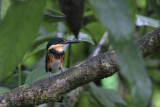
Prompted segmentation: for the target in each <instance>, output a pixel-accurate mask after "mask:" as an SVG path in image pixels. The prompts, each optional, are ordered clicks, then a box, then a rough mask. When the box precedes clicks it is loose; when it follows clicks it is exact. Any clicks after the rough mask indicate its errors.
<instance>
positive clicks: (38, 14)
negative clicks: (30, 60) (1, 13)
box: [0, 0, 45, 81]
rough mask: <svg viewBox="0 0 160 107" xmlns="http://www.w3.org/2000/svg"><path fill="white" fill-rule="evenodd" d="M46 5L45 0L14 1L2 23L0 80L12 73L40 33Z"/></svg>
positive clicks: (0, 30)
mask: <svg viewBox="0 0 160 107" xmlns="http://www.w3.org/2000/svg"><path fill="white" fill-rule="evenodd" d="M44 5H45V0H39V1H38V2H37V1H35V0H24V1H17V0H16V1H13V2H12V4H11V6H10V8H9V9H8V11H7V13H6V15H5V17H4V19H3V20H2V22H1V23H0V38H1V39H0V50H1V51H0V68H1V69H0V81H1V80H3V79H4V78H6V77H7V76H9V75H10V74H12V72H13V69H14V68H15V67H16V65H17V64H18V63H19V62H20V61H21V60H22V57H23V55H24V54H25V52H27V50H28V49H29V48H30V47H31V44H32V42H33V40H34V39H35V37H36V36H37V35H38V29H39V25H40V22H41V20H42V17H43V8H44Z"/></svg>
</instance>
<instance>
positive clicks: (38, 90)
mask: <svg viewBox="0 0 160 107" xmlns="http://www.w3.org/2000/svg"><path fill="white" fill-rule="evenodd" d="M137 43H138V45H139V47H140V50H141V51H142V54H143V55H144V56H148V55H150V54H152V53H154V52H156V51H159V50H160V28H157V29H155V30H154V31H152V32H151V33H148V34H147V35H145V36H144V37H142V38H140V39H139V40H138V41H137ZM117 71H118V65H117V62H116V60H115V55H114V52H108V53H104V54H102V55H99V56H96V57H92V58H90V59H88V60H86V61H85V62H83V63H81V64H79V65H77V66H75V67H72V68H71V69H69V70H67V71H66V72H64V73H61V74H59V75H57V76H54V77H52V78H51V79H45V80H40V81H37V82H35V83H33V84H29V85H23V86H21V87H18V88H16V89H14V90H12V91H11V92H9V93H6V94H4V95H2V96H0V107H12V106H13V107H18V106H33V105H39V104H42V103H46V102H50V101H59V100H60V99H61V96H62V95H64V94H65V93H67V92H69V91H70V90H73V89H75V88H77V87H79V86H82V85H84V84H87V83H89V82H91V81H95V80H99V79H102V78H105V77H109V76H111V75H113V74H114V73H115V72H117Z"/></svg>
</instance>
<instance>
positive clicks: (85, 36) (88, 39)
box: [67, 32, 95, 45]
mask: <svg viewBox="0 0 160 107" xmlns="http://www.w3.org/2000/svg"><path fill="white" fill-rule="evenodd" d="M67 39H69V40H73V39H75V38H74V36H73V35H71V36H68V37H67ZM78 40H79V41H82V42H88V43H91V44H92V45H95V44H94V42H93V40H92V38H91V37H90V36H89V35H88V34H86V33H83V32H80V33H79V35H78Z"/></svg>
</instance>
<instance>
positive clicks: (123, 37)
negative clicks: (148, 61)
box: [90, 0, 152, 107]
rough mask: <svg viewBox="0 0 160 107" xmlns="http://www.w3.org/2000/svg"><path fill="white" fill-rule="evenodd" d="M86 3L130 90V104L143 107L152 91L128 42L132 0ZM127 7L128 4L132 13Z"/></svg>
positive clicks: (144, 71) (100, 0) (132, 27)
mask: <svg viewBox="0 0 160 107" xmlns="http://www.w3.org/2000/svg"><path fill="white" fill-rule="evenodd" d="M127 1H128V2H127ZM90 3H91V4H92V6H93V8H94V10H95V12H96V14H97V17H98V18H99V20H100V22H101V23H102V24H103V25H104V27H105V28H106V29H107V30H108V31H109V33H110V37H111V40H112V42H113V47H114V49H115V52H116V56H117V61H118V64H119V66H120V73H121V75H122V76H123V77H124V78H125V79H126V81H127V82H128V83H129V86H130V89H131V95H132V100H133V105H134V106H135V107H142V106H143V107H145V106H147V104H148V103H149V100H150V98H151V94H152V89H151V82H150V79H149V77H148V75H147V72H146V70H145V68H144V62H143V59H142V56H141V55H140V54H139V50H138V48H137V47H136V44H135V41H134V40H133V39H132V38H133V31H134V20H133V19H134V17H135V14H133V13H135V9H134V6H135V3H134V0H123V1H122V0H90ZM129 4H130V5H131V4H132V6H131V8H132V9H133V10H131V8H130V6H129ZM131 13H132V14H131Z"/></svg>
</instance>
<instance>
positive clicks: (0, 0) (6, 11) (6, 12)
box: [0, 0, 160, 107]
mask: <svg viewBox="0 0 160 107" xmlns="http://www.w3.org/2000/svg"><path fill="white" fill-rule="evenodd" d="M15 1H16V2H17V3H18V2H19V3H21V2H24V1H25V0H24V1H23V0H15ZM100 1H101V0H100ZM102 1H105V0H102ZM106 1H109V3H110V4H109V3H108V4H109V5H110V6H111V7H112V3H111V2H113V8H114V9H116V5H118V7H117V10H114V9H112V8H110V9H108V8H107V9H108V11H110V13H112V12H117V13H120V14H116V16H114V15H115V14H109V17H113V19H114V20H118V21H119V22H121V21H122V22H123V20H120V19H121V18H123V17H121V15H125V14H123V11H121V9H119V7H123V6H124V9H125V8H126V10H127V8H130V7H132V5H130V4H129V5H123V4H124V3H123V2H121V3H120V1H119V0H117V2H116V0H115V1H112V0H106ZM128 1H129V0H128ZM130 1H131V0H130ZM13 2H14V0H0V17H1V23H0V26H3V28H2V27H0V28H1V30H0V31H2V30H3V31H4V30H5V27H6V29H10V28H12V27H10V26H12V22H13V24H16V23H14V22H15V21H18V22H19V23H21V24H22V25H24V26H28V27H30V25H29V24H27V23H29V22H27V20H30V19H29V18H27V17H25V19H24V20H20V19H18V18H20V17H18V16H20V15H23V14H21V13H20V12H21V11H20V10H18V9H21V8H22V9H23V7H21V6H19V7H18V5H19V4H17V7H16V4H14V3H13ZM37 2H38V1H37ZM135 2H136V3H135V8H136V9H135V11H136V12H135V13H134V16H133V15H130V16H132V17H131V19H132V20H133V22H132V24H133V26H134V27H133V30H132V31H130V32H132V33H131V34H132V35H131V38H132V39H133V38H134V39H135V40H137V39H139V38H140V37H142V36H144V35H145V34H147V33H148V32H150V31H152V30H154V29H155V28H156V27H158V26H159V25H160V0H136V1H135ZM114 3H115V4H114ZM118 3H119V4H118ZM25 4H27V3H22V5H24V7H25ZM96 4H98V1H97V2H95V3H94V0H91V1H89V0H86V1H85V3H84V14H83V20H82V24H81V25H82V26H81V29H80V32H79V35H78V39H79V40H80V41H82V42H81V43H79V44H74V45H72V46H65V47H64V49H65V53H66V54H65V60H64V62H63V63H64V64H63V66H64V68H63V69H64V70H67V69H69V68H70V67H72V66H74V65H77V64H79V63H81V62H82V61H84V60H86V59H88V58H90V57H92V56H96V55H98V54H101V53H104V52H109V51H114V50H115V49H116V46H115V45H114V44H115V41H116V40H118V38H116V37H115V38H114V36H111V35H114V33H112V30H111V29H113V31H115V32H116V31H117V30H116V29H115V30H114V28H113V27H114V26H122V27H126V26H123V24H122V25H121V23H117V25H113V24H114V23H111V26H107V28H108V29H107V28H106V27H105V25H104V24H103V23H102V22H103V19H101V17H103V15H102V16H100V15H101V13H98V11H100V10H101V9H99V7H98V6H96ZM37 5H38V4H37ZM35 6H36V5H35ZM101 6H102V10H103V9H105V5H101ZM101 6H100V7H101ZM125 6H126V7H125ZM127 6H128V7H127ZM96 7H97V8H96ZM106 7H107V5H106ZM108 7H109V6H108ZM14 8H17V10H16V9H15V10H13V9H14ZM11 9H12V10H13V13H11ZM96 9H97V10H96ZM42 10H43V13H42V15H43V19H42V21H39V22H37V23H39V25H37V26H38V27H37V28H38V30H37V31H38V36H35V37H34V38H31V39H26V38H25V37H24V38H23V36H21V35H18V34H22V35H23V34H25V31H23V28H22V31H23V32H22V33H17V32H19V31H20V30H21V28H20V27H19V28H20V29H17V28H15V29H14V31H15V32H16V33H17V39H15V40H14V41H12V37H11V36H12V34H11V35H10V36H7V35H6V38H7V37H8V39H3V37H4V34H5V33H0V37H1V40H0V41H5V40H6V41H8V44H12V43H14V42H15V44H16V42H19V41H20V44H22V45H23V41H29V40H31V42H30V44H29V43H28V45H29V47H27V48H26V47H24V48H26V50H25V52H23V54H22V55H21V56H22V57H20V58H19V54H16V52H13V55H11V57H14V58H15V59H13V60H17V59H19V60H17V61H15V63H14V64H13V66H11V67H10V68H12V69H9V70H7V69H6V70H7V71H3V70H5V69H3V70H1V71H0V72H1V73H0V74H1V77H3V79H0V80H1V81H0V95H1V94H3V93H5V92H8V91H10V90H11V89H14V88H16V87H18V86H21V85H24V84H30V83H32V82H35V81H38V80H40V79H44V78H48V76H49V74H48V73H46V72H45V54H46V44H47V42H48V40H50V39H51V38H53V37H63V38H67V39H75V37H74V35H73V34H72V32H71V30H70V28H69V27H68V24H67V22H66V20H65V15H64V14H63V12H62V11H61V9H60V6H59V3H58V0H46V4H45V6H44V8H43V9H42ZM122 10H123V8H122ZM14 11H15V12H16V11H17V13H14ZM37 11H38V9H37ZM18 12H19V13H18ZM25 12H26V13H25ZM30 13H31V11H27V9H24V14H28V15H31V16H30V18H32V17H33V18H34V19H35V20H32V21H36V19H38V18H39V17H36V18H35V16H34V15H33V16H32V13H31V14H30ZM130 16H124V17H126V19H129V18H130ZM104 17H105V15H104ZM115 17H116V18H117V19H116V18H115ZM14 18H15V19H14ZM118 18H119V19H118ZM7 20H12V21H8V23H7ZM104 20H108V21H107V22H108V23H107V24H108V25H110V23H109V22H110V19H107V18H106V19H104ZM73 21H74V20H73ZM9 22H11V23H9ZM30 23H31V21H30ZM118 24H120V25H118ZM126 24H129V23H127V21H126ZM112 25H113V26H112ZM129 25H130V24H129ZM31 26H33V27H34V24H32V23H31ZM131 26H132V25H131ZM110 27H111V28H110ZM16 29H17V30H16ZM131 29H132V28H131ZM122 30H123V29H122ZM14 31H13V32H14ZM117 32H118V31H117ZM16 33H15V35H16ZM27 34H30V33H28V32H26V35H27ZM122 34H123V33H122ZM128 34H129V33H128ZM18 36H21V39H18ZM29 36H30V35H28V37H29ZM10 37H11V38H10ZM4 38H5V37H4ZM112 39H113V41H112ZM133 41H134V40H133ZM26 44H27V43H26ZM0 45H1V46H2V45H3V43H2V44H0ZM117 45H118V43H117ZM1 46H0V47H1ZM5 46H6V45H5ZM5 46H4V45H3V46H2V47H5ZM9 46H12V45H8V47H9ZM13 47H14V45H13ZM6 48H7V46H6ZM0 49H1V50H2V51H3V48H0ZM4 50H5V49H4ZM2 51H1V52H2ZM14 51H19V53H20V52H21V50H18V49H17V50H16V48H15V50H14ZM7 52H8V53H10V54H12V51H7ZM117 52H119V50H118V49H117ZM126 54H130V50H128V51H127V53H126ZM2 55H4V54H0V57H1V61H0V63H2V61H4V60H6V59H7V58H6V59H4V60H2V59H3V57H4V56H2ZM121 55H122V54H121ZM121 55H120V56H121ZM124 56H125V55H124ZM16 58H17V59H16ZM132 61H133V59H132V58H130V62H132ZM136 62H139V59H135V63H136ZM142 63H143V62H142ZM9 64H10V61H8V62H6V64H5V66H8V65H9ZM122 65H123V66H130V65H129V63H128V64H126V63H122ZM3 66H4V65H3ZM142 66H143V64H142ZM0 67H2V66H0ZM144 67H145V68H146V72H147V73H148V75H149V76H148V77H147V79H149V80H151V83H152V85H151V87H152V92H150V93H151V96H150V98H149V100H146V101H147V102H148V104H147V106H148V107H160V52H157V53H155V54H152V55H150V56H147V57H146V58H145V61H144ZM120 68H121V67H120ZM121 70H123V67H122V69H121ZM4 72H5V74H4ZM58 73H60V71H59V72H57V73H55V74H52V75H56V74H58ZM123 74H124V73H120V74H118V73H116V74H114V75H113V76H111V77H108V78H104V79H102V80H100V81H94V82H93V83H90V84H88V85H85V86H83V87H81V88H78V89H76V90H74V91H72V92H70V93H69V94H67V95H66V96H65V99H64V100H63V101H62V102H54V103H52V102H51V103H49V104H43V105H40V106H39V107H60V106H68V107H124V106H126V107H132V106H133V105H134V101H133V100H132V98H133V97H132V95H131V93H130V92H131V90H132V89H131V88H134V87H133V86H131V85H133V84H130V82H128V81H127V79H126V78H125V76H123ZM127 76H128V77H130V78H132V76H131V75H129V74H127ZM141 76H142V78H143V75H141ZM134 79H135V78H134ZM136 79H137V81H141V79H139V78H136ZM144 79H145V78H144ZM143 85H144V86H143ZM145 85H146V84H145V83H144V84H141V87H142V88H141V89H143V90H146V89H145V88H143V87H145ZM141 96H144V97H145V95H141ZM139 98H140V97H137V99H136V100H139ZM142 105H143V104H141V107H143V106H142ZM144 105H146V104H144ZM135 107H136V106H135ZM137 107H138V106H137ZM139 107H140V106H139ZM144 107H145V106H144Z"/></svg>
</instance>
